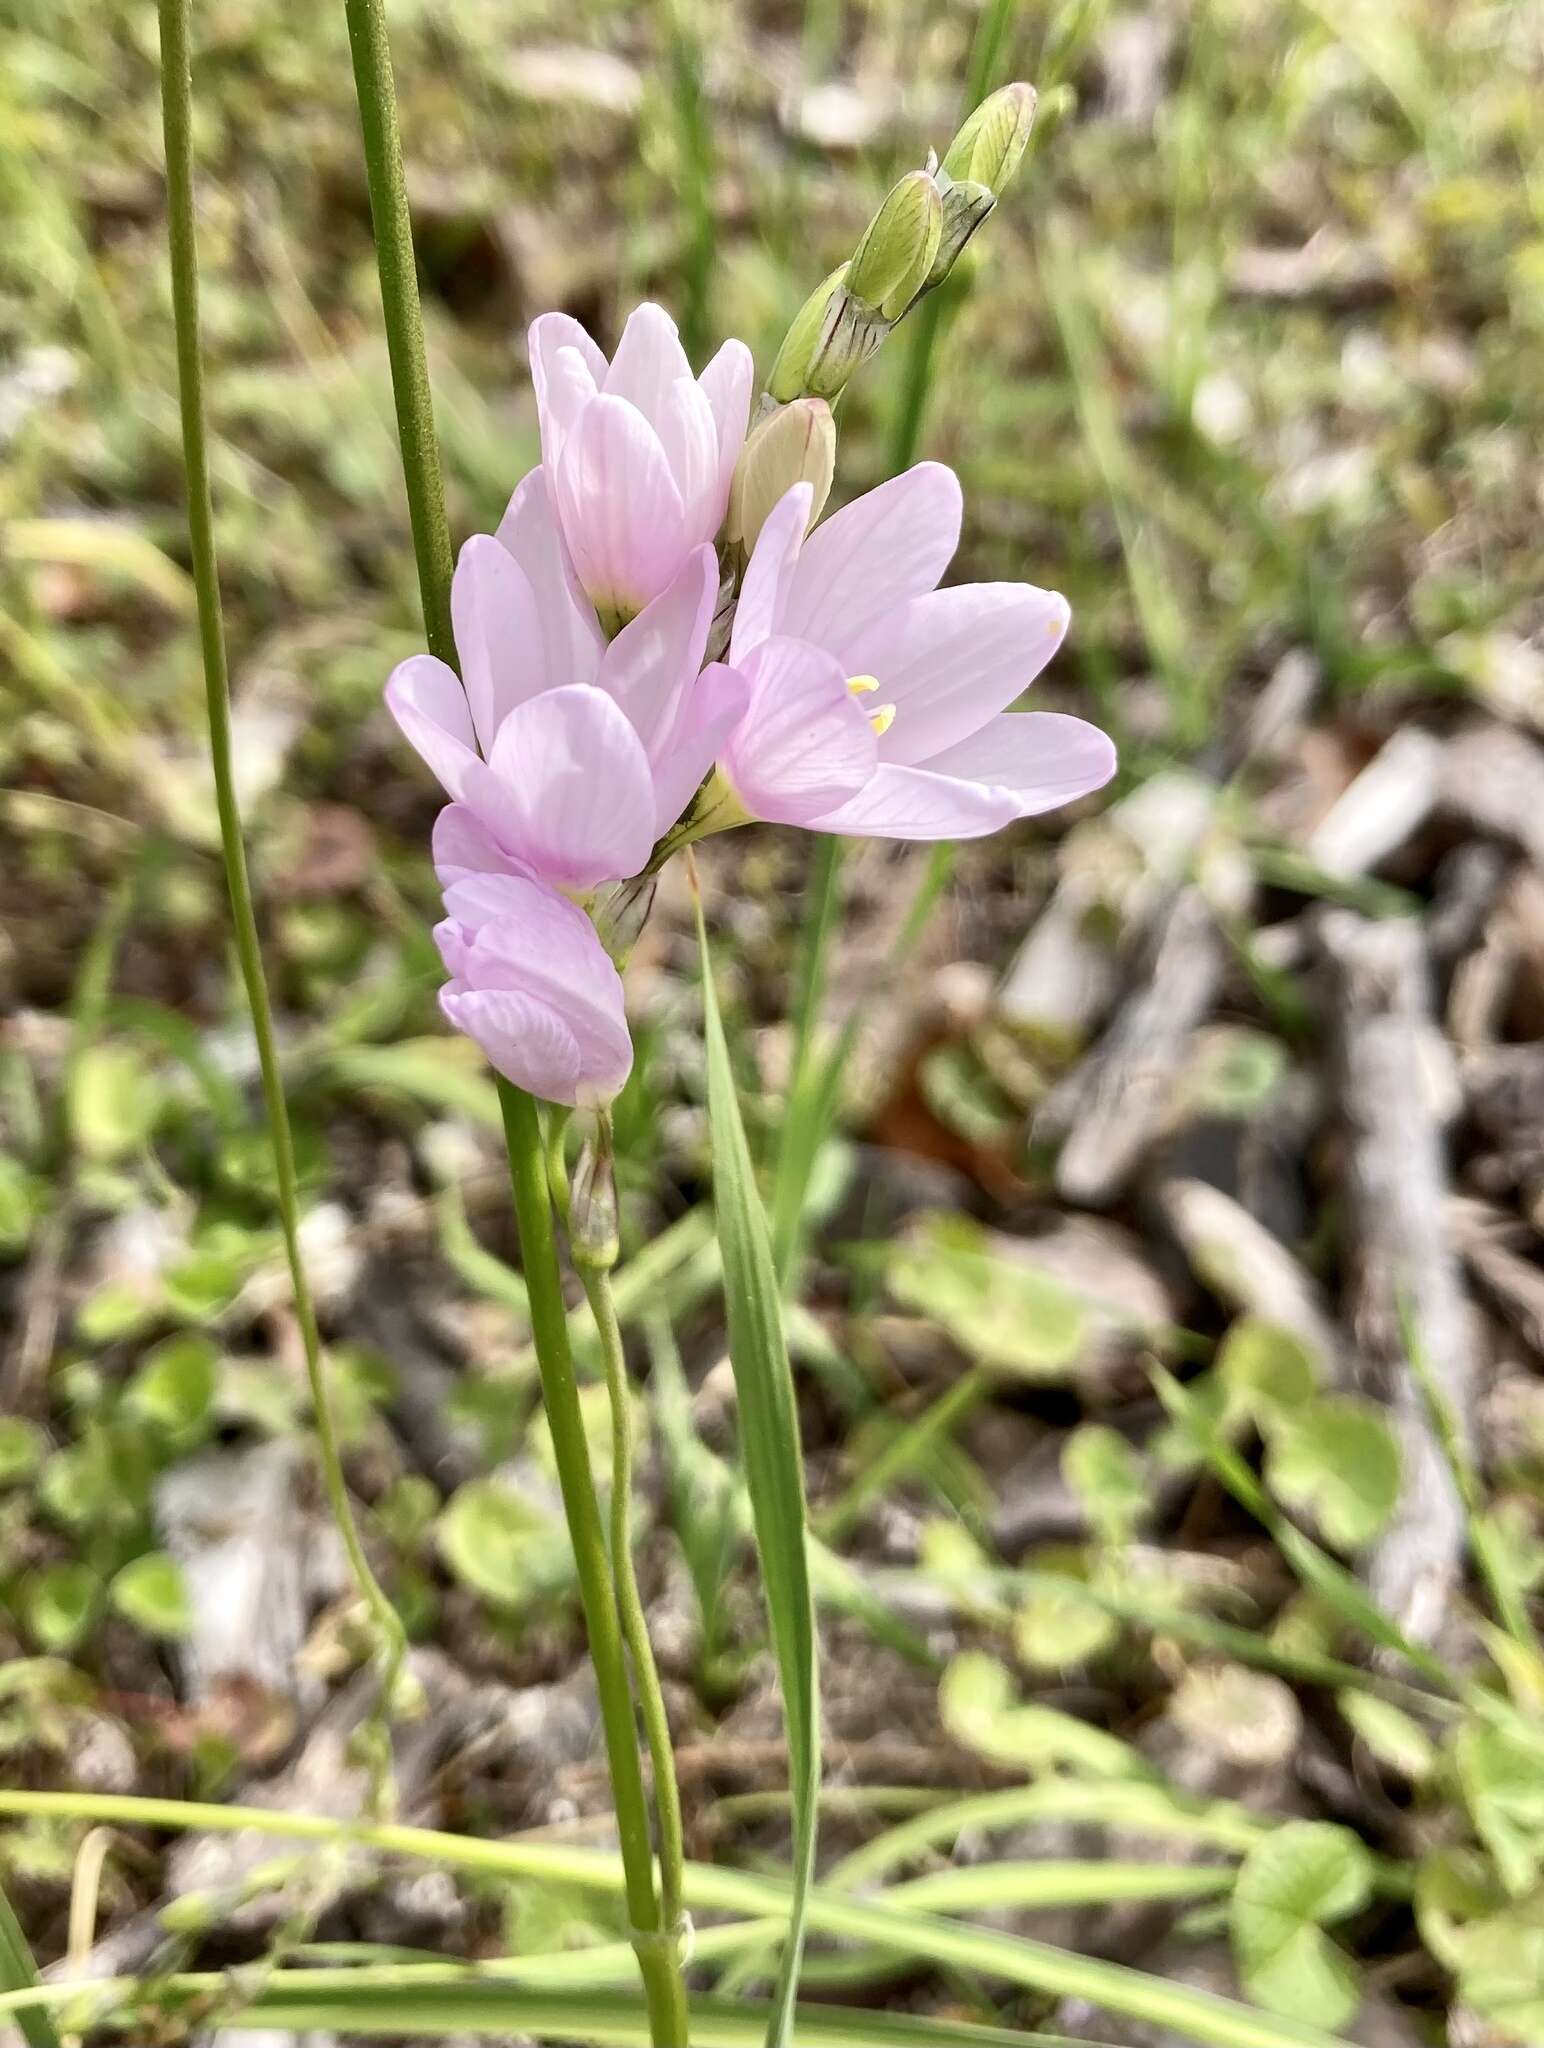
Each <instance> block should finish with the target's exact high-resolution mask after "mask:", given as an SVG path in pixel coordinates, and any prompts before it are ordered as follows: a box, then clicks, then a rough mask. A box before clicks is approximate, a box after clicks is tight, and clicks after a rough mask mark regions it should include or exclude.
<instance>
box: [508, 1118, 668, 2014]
mask: <svg viewBox="0 0 1544 2048" xmlns="http://www.w3.org/2000/svg"><path fill="white" fill-rule="evenodd" d="M498 1088H499V1104H500V1107H501V1108H502V1110H503V1113H504V1132H505V1136H506V1138H507V1139H508V1143H509V1173H510V1186H511V1189H512V1192H513V1195H514V1203H515V1221H516V1223H517V1224H518V1226H519V1230H520V1248H521V1251H522V1253H523V1255H524V1260H525V1278H526V1286H527V1287H528V1289H529V1290H530V1299H531V1330H532V1334H533V1336H534V1337H535V1340H536V1358H537V1365H538V1368H539V1370H540V1373H541V1386H542V1402H543V1406H544V1407H545V1409H546V1414H547V1422H548V1426H549V1428H550V1429H551V1431H552V1448H553V1455H554V1458H555V1459H556V1462H557V1468H558V1486H559V1488H560V1489H561V1491H562V1495H563V1510H564V1513H565V1514H566V1516H567V1518H568V1530H569V1536H570V1538H571V1540H572V1542H573V1546H574V1562H575V1564H576V1566H577V1568H578V1573H579V1598H580V1602H581V1604H582V1605H583V1608H584V1618H585V1626H586V1628H587V1630H588V1632H589V1639H590V1657H591V1660H592V1662H593V1663H594V1666H595V1683H596V1687H597V1689H598V1690H599V1693H600V1711H601V1721H602V1724H603V1726H604V1728H605V1735H606V1750H607V1754H608V1756H609V1758H610V1763H611V1788H612V1794H613V1796H614V1798H615V1800H616V1811H617V1834H618V1836H619V1839H620V1844H621V1850H622V1865H623V1871H624V1876H625V1888H626V1895H627V1911H628V1919H629V1921H630V1923H631V1924H630V1928H629V1932H630V1935H631V1938H632V1943H633V1947H634V1949H635V1950H636V1952H637V1956H638V1968H639V1971H640V1973H641V1975H642V1977H643V1985H644V1993H645V1996H646V1998H647V2000H648V2007H649V2027H650V2031H651V2034H652V2037H653V2040H654V2048H686V2042H687V2032H686V1987H685V1982H684V1980H683V1978H682V1974H681V1965H680V1955H679V1942H678V1937H677V1933H676V1929H675V1927H674V1926H673V1925H671V1924H669V1923H667V1922H665V1921H664V1919H663V1915H662V1912H661V1908H660V1902H659V1900H658V1898H657V1897H656V1896H655V1890H654V1869H653V1853H652V1849H651V1846H650V1840H649V1808H648V1798H647V1795H646V1793H645V1791H644V1785H643V1771H642V1767H641V1765H640V1763H639V1759H638V1745H637V1735H636V1730H635V1728H634V1725H633V1703H632V1694H631V1692H630V1690H629V1687H628V1683H627V1665H626V1660H625V1656H624V1652H623V1638H622V1627H621V1622H620V1618H619V1615H618V1610H617V1600H616V1595H615V1592H614V1589H613V1585H612V1579H611V1568H610V1564H609V1562H608V1559H607V1556H606V1539H605V1536H604V1534H603V1531H602V1527H601V1516H600V1503H599V1501H598V1499H597V1498H596V1493H595V1480H594V1475H593V1474H592V1472H591V1470H590V1452H589V1445H588V1442H587V1440H586V1438H585V1433H584V1417H583V1414H582V1413H581V1411H580V1407H579V1383H578V1381H577V1379H576V1378H575V1376H574V1361H573V1353H572V1351H571V1349H570V1348H569V1342H568V1312H567V1308H566V1306H565V1303H564V1300H563V1286H562V1280H561V1278H560V1276H559V1272H558V1258H557V1241H556V1239H555V1237H554V1235H553V1229H552V1201H551V1196H550V1192H549V1188H548V1176H547V1166H548V1162H547V1157H546V1152H545V1148H544V1146H543V1143H542V1134H541V1123H540V1120H539V1118H538V1116H537V1111H536V1104H535V1103H534V1102H533V1101H532V1099H531V1097H530V1096H529V1095H527V1094H526V1093H525V1091H524V1090H523V1089H521V1088H516V1087H513V1086H512V1085H511V1084H510V1083H509V1082H508V1081H505V1080H502V1079H501V1080H500V1081H499V1084H498ZM625 1391H626V1390H625V1388H624V1389H623V1392H624V1395H625ZM612 1399H613V1427H615V1415H616V1413H617V1412H618V1409H617V1403H616V1397H615V1394H614V1393H613V1397H612ZM619 1496H620V1490H619V1489H618V1491H617V1493H614V1496H613V1513H615V1511H616V1500H617V1498H618V1497H619ZM620 1497H621V1498H622V1499H623V1514H624V1516H625V1513H626V1505H625V1496H620ZM624 1550H625V1544H624Z"/></svg>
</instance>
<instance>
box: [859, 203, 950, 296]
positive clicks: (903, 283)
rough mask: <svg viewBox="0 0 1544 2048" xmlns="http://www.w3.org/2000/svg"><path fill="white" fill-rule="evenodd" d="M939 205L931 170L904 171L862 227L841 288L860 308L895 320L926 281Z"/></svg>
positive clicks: (939, 230)
mask: <svg viewBox="0 0 1544 2048" xmlns="http://www.w3.org/2000/svg"><path fill="white" fill-rule="evenodd" d="M943 225H944V207H943V198H942V195H941V194H940V192H939V189H938V186H937V184H936V183H935V181H934V179H933V177H932V174H931V173H930V172H928V171H909V172H908V173H907V174H906V176H905V177H904V178H902V179H901V181H900V183H899V184H897V185H895V186H893V187H892V188H891V190H890V193H889V196H888V197H887V198H886V200H885V203H884V205H883V206H881V207H880V209H879V211H878V213H876V214H875V216H874V218H873V219H872V220H871V221H870V222H869V224H868V227H867V228H866V229H865V230H864V235H863V240H862V241H861V242H860V243H859V244H858V246H857V249H856V250H855V251H854V253H853V259H852V263H851V266H850V267H849V269H848V272H847V289H848V291H849V292H850V293H851V295H852V297H853V298H854V299H856V300H857V301H858V303H859V304H860V305H861V306H862V307H864V308H865V309H866V310H868V311H871V312H878V313H879V314H880V315H881V317H882V318H884V319H885V320H887V321H890V322H891V323H894V322H895V321H897V320H899V319H900V317H901V315H902V314H903V313H904V312H905V311H906V308H907V307H908V306H909V305H910V304H911V302H912V300H913V299H914V298H915V297H916V296H917V293H918V292H919V291H920V290H921V289H922V287H923V285H924V284H925V283H926V282H927V278H928V274H929V272H930V271H931V270H932V268H933V259H934V257H935V256H936V255H937V254H938V244H939V239H940V237H941V236H942V234H943Z"/></svg>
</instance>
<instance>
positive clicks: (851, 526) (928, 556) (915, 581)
mask: <svg viewBox="0 0 1544 2048" xmlns="http://www.w3.org/2000/svg"><path fill="white" fill-rule="evenodd" d="M960 515H961V497H960V486H959V482H958V480H957V478H956V477H955V474H954V472H953V470H951V469H945V467H944V466H943V464H942V463H941V462H919V463H918V464H917V465H916V467H915V468H914V469H908V470H906V471H905V472H904V473H903V474H902V475H900V476H898V477H892V478H891V480H890V482H889V483H885V484H881V485H880V486H879V487H878V489H877V490H873V491H869V492H867V493H866V494H865V495H864V496H863V497H861V498H856V499H854V501H853V502H852V504H850V505H844V506H843V507H842V509H841V511H840V512H834V513H833V514H832V515H831V517H830V518H829V519H827V520H824V521H822V523H821V524H820V525H819V526H817V527H816V528H815V531H814V532H813V533H812V534H811V535H810V537H809V539H808V540H807V541H806V542H805V543H804V552H803V554H802V555H801V556H800V558H799V566H798V569H797V571H796V572H795V574H794V577H793V580H792V583H791V584H790V586H789V590H788V599H787V603H786V604H785V606H784V609H783V620H782V626H781V631H783V632H785V633H794V634H797V635H798V636H799V637H800V638H801V639H804V640H813V641H814V642H815V644H816V646H817V647H827V648H829V649H830V650H831V652H832V653H833V654H835V655H836V656H837V657H838V659H840V660H842V661H846V662H847V663H848V669H847V672H848V674H849V675H858V674H861V673H863V671H862V670H861V669H859V668H856V667H854V666H853V664H852V662H851V661H850V660H849V658H848V653H847V649H848V647H849V646H850V644H851V642H852V641H853V640H854V639H855V638H856V637H857V635H858V634H860V633H861V632H862V631H863V629H864V627H866V626H868V625H870V624H872V623H873V622H874V621H875V620H878V619H883V618H885V617H886V616H887V615H889V614H891V613H893V612H894V611H895V610H896V608H897V607H898V606H900V605H901V604H903V603H905V601H906V600H907V599H908V598H913V597H920V596H922V594H923V593H924V592H925V591H929V590H932V589H933V588H934V587H935V585H936V584H937V582H938V580H939V578H940V577H941V576H942V575H943V573H944V571H945V569H947V568H948V566H949V563H950V561H951V560H952V559H953V556H954V551H955V549H956V548H957V547H958V546H959V544H960ZM873 673H875V674H877V673H878V671H877V670H875V671H873ZM887 694H888V685H887Z"/></svg>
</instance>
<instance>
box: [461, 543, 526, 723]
mask: <svg viewBox="0 0 1544 2048" xmlns="http://www.w3.org/2000/svg"><path fill="white" fill-rule="evenodd" d="M450 614H451V620H452V622H453V624H454V626H455V632H456V653H457V654H458V655H459V656H460V659H461V681H462V685H463V687H464V688H465V690H466V699H467V703H468V704H469V705H470V707H471V712H472V723H473V725H474V726H475V728H476V731H477V738H478V742H479V744H480V746H481V748H482V751H483V752H484V753H485V754H486V753H487V751H488V749H489V748H490V747H491V746H492V745H493V736H494V734H495V733H496V732H497V731H498V729H499V724H500V722H501V720H502V719H503V717H504V715H505V713H506V712H508V711H511V710H513V709H514V707H515V705H516V704H519V703H523V702H524V700H525V699H526V698H527V697H533V696H535V694H536V692H537V691H538V690H542V689H545V688H546V687H547V674H546V661H545V652H544V649H543V647H542V635H541V619H540V616H539V614H538V612H537V606H536V596H535V593H534V592H533V591H532V589H531V586H530V584H529V583H528V582H527V581H526V579H525V577H524V576H523V575H522V574H521V572H520V570H519V569H518V568H517V567H516V566H515V562H514V559H513V557H512V556H511V555H510V554H509V553H508V552H507V550H506V549H504V548H501V547H500V546H499V544H498V542H497V541H496V540H495V539H494V538H493V536H492V535H491V534H488V533H474V534H473V536H472V538H471V539H470V540H469V541H468V542H467V543H466V545H465V546H464V547H463V548H462V550H461V554H460V557H459V559H458V560H457V563H456V573H455V576H454V578H453V579H452V581H451V586H450Z"/></svg>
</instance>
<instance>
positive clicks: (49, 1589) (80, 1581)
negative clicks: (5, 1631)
mask: <svg viewBox="0 0 1544 2048" xmlns="http://www.w3.org/2000/svg"><path fill="white" fill-rule="evenodd" d="M101 1591H102V1586H101V1581H100V1580H99V1579H98V1578H97V1575H96V1573H95V1572H94V1571H92V1570H90V1569H89V1567H88V1566H86V1565H83V1564H52V1565H48V1566H46V1567H45V1569H44V1570H42V1571H40V1572H36V1573H34V1574H33V1576H32V1578H31V1579H29V1580H28V1582H27V1588H26V1594H25V1602H26V1612H27V1626H28V1628H29V1629H30V1630H31V1631H32V1636H33V1639H34V1641H35V1642H37V1643H38V1645H39V1646H40V1647H41V1648H42V1649H45V1650H73V1649H74V1647H75V1645H76V1644H77V1643H78V1642H79V1641H80V1639H81V1637H82V1636H83V1635H84V1634H85V1633H86V1631H87V1629H88V1628H89V1627H90V1626H91V1620H92V1616H93V1615H94V1614H95V1612H96V1606H97V1600H98V1598H99V1596H100V1594H101Z"/></svg>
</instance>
